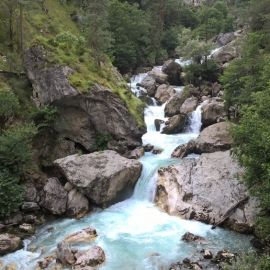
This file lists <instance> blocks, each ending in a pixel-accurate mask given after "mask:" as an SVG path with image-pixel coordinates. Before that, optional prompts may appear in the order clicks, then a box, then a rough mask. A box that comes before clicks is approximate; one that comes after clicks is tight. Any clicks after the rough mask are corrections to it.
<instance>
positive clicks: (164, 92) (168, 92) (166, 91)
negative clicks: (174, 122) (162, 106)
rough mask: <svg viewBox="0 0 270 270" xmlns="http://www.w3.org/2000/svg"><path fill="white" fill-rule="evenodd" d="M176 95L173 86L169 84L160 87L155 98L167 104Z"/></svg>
mask: <svg viewBox="0 0 270 270" xmlns="http://www.w3.org/2000/svg"><path fill="white" fill-rule="evenodd" d="M174 94H175V90H174V88H173V87H172V86H170V85H167V84H162V85H160V86H159V87H158V89H157V92H156V94H155V98H156V100H157V101H159V102H160V103H165V102H166V101H168V100H169V99H170V98H171V97H172V96H173V95H174Z"/></svg>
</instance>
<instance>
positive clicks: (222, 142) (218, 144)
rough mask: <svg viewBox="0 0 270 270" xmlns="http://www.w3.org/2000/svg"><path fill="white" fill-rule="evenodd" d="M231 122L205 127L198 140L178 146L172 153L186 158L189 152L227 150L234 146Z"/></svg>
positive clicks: (176, 156) (174, 155)
mask: <svg viewBox="0 0 270 270" xmlns="http://www.w3.org/2000/svg"><path fill="white" fill-rule="evenodd" d="M230 128H231V124H230V123H229V122H220V123H217V124H214V125H211V126H209V127H207V128H205V129H204V130H203V131H202V132H201V133H200V135H199V137H198V138H197V139H196V140H192V141H190V142H188V143H187V144H184V145H180V146H178V147H177V148H176V149H175V150H174V151H173V153H172V157H174V158H184V157H186V156H188V155H189V154H193V153H194V154H202V153H213V152H216V151H226V150H229V149H230V148H231V147H232V144H233V139H232V136H231V133H230Z"/></svg>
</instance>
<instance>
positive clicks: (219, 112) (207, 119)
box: [202, 99, 226, 128]
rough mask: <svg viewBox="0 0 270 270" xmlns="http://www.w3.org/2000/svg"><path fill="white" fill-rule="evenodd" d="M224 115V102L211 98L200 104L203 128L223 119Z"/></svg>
mask: <svg viewBox="0 0 270 270" xmlns="http://www.w3.org/2000/svg"><path fill="white" fill-rule="evenodd" d="M225 117H226V112H225V106H224V102H221V101H218V100H217V99H211V100H210V102H209V103H207V104H205V105H204V106H202V126H203V128H205V127H208V126H210V125H213V124H215V123H217V122H220V121H224V120H225Z"/></svg>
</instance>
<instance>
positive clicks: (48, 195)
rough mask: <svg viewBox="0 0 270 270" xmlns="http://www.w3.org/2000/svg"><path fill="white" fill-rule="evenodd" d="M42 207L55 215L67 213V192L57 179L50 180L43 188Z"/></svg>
mask: <svg viewBox="0 0 270 270" xmlns="http://www.w3.org/2000/svg"><path fill="white" fill-rule="evenodd" d="M40 204H41V206H42V207H44V208H45V209H47V210H48V211H49V212H51V213H52V214H54V215H62V214H64V213H65V212H66V205H67V192H66V191H65V189H64V187H63V186H62V185H61V183H60V182H59V180H58V179H57V178H49V179H48V181H47V183H46V185H45V186H44V188H43V194H42V199H41V202H40Z"/></svg>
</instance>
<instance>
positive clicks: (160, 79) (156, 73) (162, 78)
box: [148, 67, 168, 84]
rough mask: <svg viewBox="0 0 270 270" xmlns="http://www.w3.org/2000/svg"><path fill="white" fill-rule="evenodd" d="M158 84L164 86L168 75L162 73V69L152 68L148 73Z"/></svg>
mask: <svg viewBox="0 0 270 270" xmlns="http://www.w3.org/2000/svg"><path fill="white" fill-rule="evenodd" d="M148 74H149V75H150V76H151V77H152V78H154V79H155V81H156V83H158V84H166V83H167V82H168V75H167V74H165V73H164V72H163V71H162V68H159V67H154V68H153V69H152V70H151V71H150V72H149V73H148Z"/></svg>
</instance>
